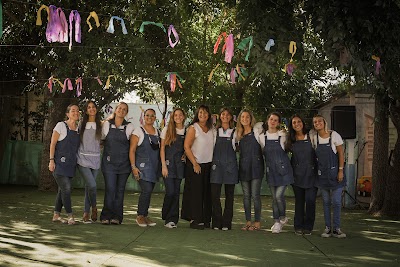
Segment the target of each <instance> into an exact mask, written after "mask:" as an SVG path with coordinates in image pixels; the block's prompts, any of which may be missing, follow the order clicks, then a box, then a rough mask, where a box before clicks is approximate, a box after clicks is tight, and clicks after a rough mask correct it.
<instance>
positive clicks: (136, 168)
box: [131, 165, 139, 170]
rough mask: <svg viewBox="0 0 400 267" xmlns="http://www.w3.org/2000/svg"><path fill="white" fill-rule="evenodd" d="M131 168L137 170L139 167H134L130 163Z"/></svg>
mask: <svg viewBox="0 0 400 267" xmlns="http://www.w3.org/2000/svg"><path fill="white" fill-rule="evenodd" d="M131 168H132V170H138V169H139V168H138V167H136V166H135V165H132V166H131Z"/></svg>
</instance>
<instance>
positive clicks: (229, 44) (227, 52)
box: [225, 34, 235, 63]
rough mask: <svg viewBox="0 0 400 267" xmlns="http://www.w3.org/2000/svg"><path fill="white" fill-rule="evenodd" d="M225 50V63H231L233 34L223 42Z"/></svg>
mask: <svg viewBox="0 0 400 267" xmlns="http://www.w3.org/2000/svg"><path fill="white" fill-rule="evenodd" d="M225 45H226V50H225V62H226V63H231V61H232V57H233V54H234V51H233V50H234V48H235V47H234V44H233V34H229V35H228V38H226V40H225Z"/></svg>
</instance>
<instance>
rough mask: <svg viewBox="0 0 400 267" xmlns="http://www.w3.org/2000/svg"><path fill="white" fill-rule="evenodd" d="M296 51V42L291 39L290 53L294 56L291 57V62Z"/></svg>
mask: <svg viewBox="0 0 400 267" xmlns="http://www.w3.org/2000/svg"><path fill="white" fill-rule="evenodd" d="M296 51H297V46H296V42H294V41H290V44H289V53H290V54H292V57H291V58H290V62H292V61H293V57H294V54H296Z"/></svg>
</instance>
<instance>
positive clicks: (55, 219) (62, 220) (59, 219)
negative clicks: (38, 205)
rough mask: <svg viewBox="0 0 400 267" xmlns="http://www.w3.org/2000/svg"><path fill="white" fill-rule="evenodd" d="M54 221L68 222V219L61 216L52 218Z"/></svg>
mask: <svg viewBox="0 0 400 267" xmlns="http://www.w3.org/2000/svg"><path fill="white" fill-rule="evenodd" d="M51 221H52V222H54V223H67V222H68V221H67V220H65V219H63V218H61V217H60V216H57V217H53V219H52V220H51Z"/></svg>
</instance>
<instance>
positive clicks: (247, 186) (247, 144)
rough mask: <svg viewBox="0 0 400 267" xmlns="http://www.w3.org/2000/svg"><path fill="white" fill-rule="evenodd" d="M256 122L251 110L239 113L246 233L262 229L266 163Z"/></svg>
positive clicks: (244, 228) (240, 176)
mask: <svg viewBox="0 0 400 267" xmlns="http://www.w3.org/2000/svg"><path fill="white" fill-rule="evenodd" d="M255 123H256V121H255V118H254V116H253V113H252V112H251V111H250V110H247V109H243V110H242V111H240V113H239V118H238V121H237V125H236V131H237V141H238V142H239V152H240V154H239V180H240V183H241V185H242V190H243V206H244V213H245V217H246V224H245V225H244V226H243V227H242V230H244V231H247V230H249V231H253V230H259V229H261V197H260V191H261V181H262V178H263V176H264V162H263V156H262V151H261V146H260V144H259V143H258V134H259V133H258V131H255V129H253V127H254V125H255ZM252 200H253V203H254V224H253V223H252V221H251V201H252Z"/></svg>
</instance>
